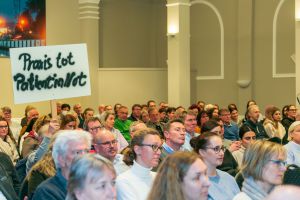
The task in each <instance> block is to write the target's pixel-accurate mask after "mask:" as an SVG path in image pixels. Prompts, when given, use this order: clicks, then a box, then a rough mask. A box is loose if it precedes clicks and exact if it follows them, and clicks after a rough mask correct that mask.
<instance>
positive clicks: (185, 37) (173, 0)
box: [167, 0, 191, 108]
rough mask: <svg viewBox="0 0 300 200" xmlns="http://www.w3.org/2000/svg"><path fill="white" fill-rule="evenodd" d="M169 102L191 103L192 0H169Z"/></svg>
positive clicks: (185, 105) (172, 103) (177, 103)
mask: <svg viewBox="0 0 300 200" xmlns="http://www.w3.org/2000/svg"><path fill="white" fill-rule="evenodd" d="M167 17H168V103H169V105H171V106H175V107H176V106H179V105H181V106H184V107H186V108H187V107H188V106H189V105H190V103H191V102H190V101H191V100H190V98H191V97H190V96H191V91H190V90H191V86H190V0H167Z"/></svg>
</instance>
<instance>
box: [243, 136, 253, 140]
mask: <svg viewBox="0 0 300 200" xmlns="http://www.w3.org/2000/svg"><path fill="white" fill-rule="evenodd" d="M243 139H245V140H251V139H252V140H256V136H252V137H244V138H243Z"/></svg>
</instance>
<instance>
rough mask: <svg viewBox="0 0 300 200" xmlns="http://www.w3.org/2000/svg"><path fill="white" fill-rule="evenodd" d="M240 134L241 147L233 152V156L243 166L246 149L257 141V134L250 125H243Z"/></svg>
mask: <svg viewBox="0 0 300 200" xmlns="http://www.w3.org/2000/svg"><path fill="white" fill-rule="evenodd" d="M239 136H240V138H241V144H242V145H241V148H240V149H239V150H237V151H234V152H232V156H233V157H234V158H235V160H236V161H237V163H238V165H239V166H241V165H242V160H243V157H244V153H245V150H246V149H247V148H248V147H249V146H250V144H252V143H253V142H255V140H256V135H255V133H254V132H253V131H252V130H251V129H250V128H249V127H248V126H246V125H243V126H241V127H240V130H239Z"/></svg>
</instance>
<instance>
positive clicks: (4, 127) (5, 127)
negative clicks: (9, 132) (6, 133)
mask: <svg viewBox="0 0 300 200" xmlns="http://www.w3.org/2000/svg"><path fill="white" fill-rule="evenodd" d="M1 128H3V129H7V128H8V126H7V125H6V126H0V129H1Z"/></svg>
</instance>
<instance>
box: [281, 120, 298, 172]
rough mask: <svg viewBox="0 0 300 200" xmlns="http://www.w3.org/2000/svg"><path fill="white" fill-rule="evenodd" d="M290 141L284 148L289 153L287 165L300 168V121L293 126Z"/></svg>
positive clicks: (290, 131)
mask: <svg viewBox="0 0 300 200" xmlns="http://www.w3.org/2000/svg"><path fill="white" fill-rule="evenodd" d="M288 140H289V143H288V144H286V145H285V146H284V147H285V149H286V151H287V163H288V164H289V165H291V164H294V165H297V166H299V167H300V121H295V122H294V123H292V124H291V126H290V128H289V131H288Z"/></svg>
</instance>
